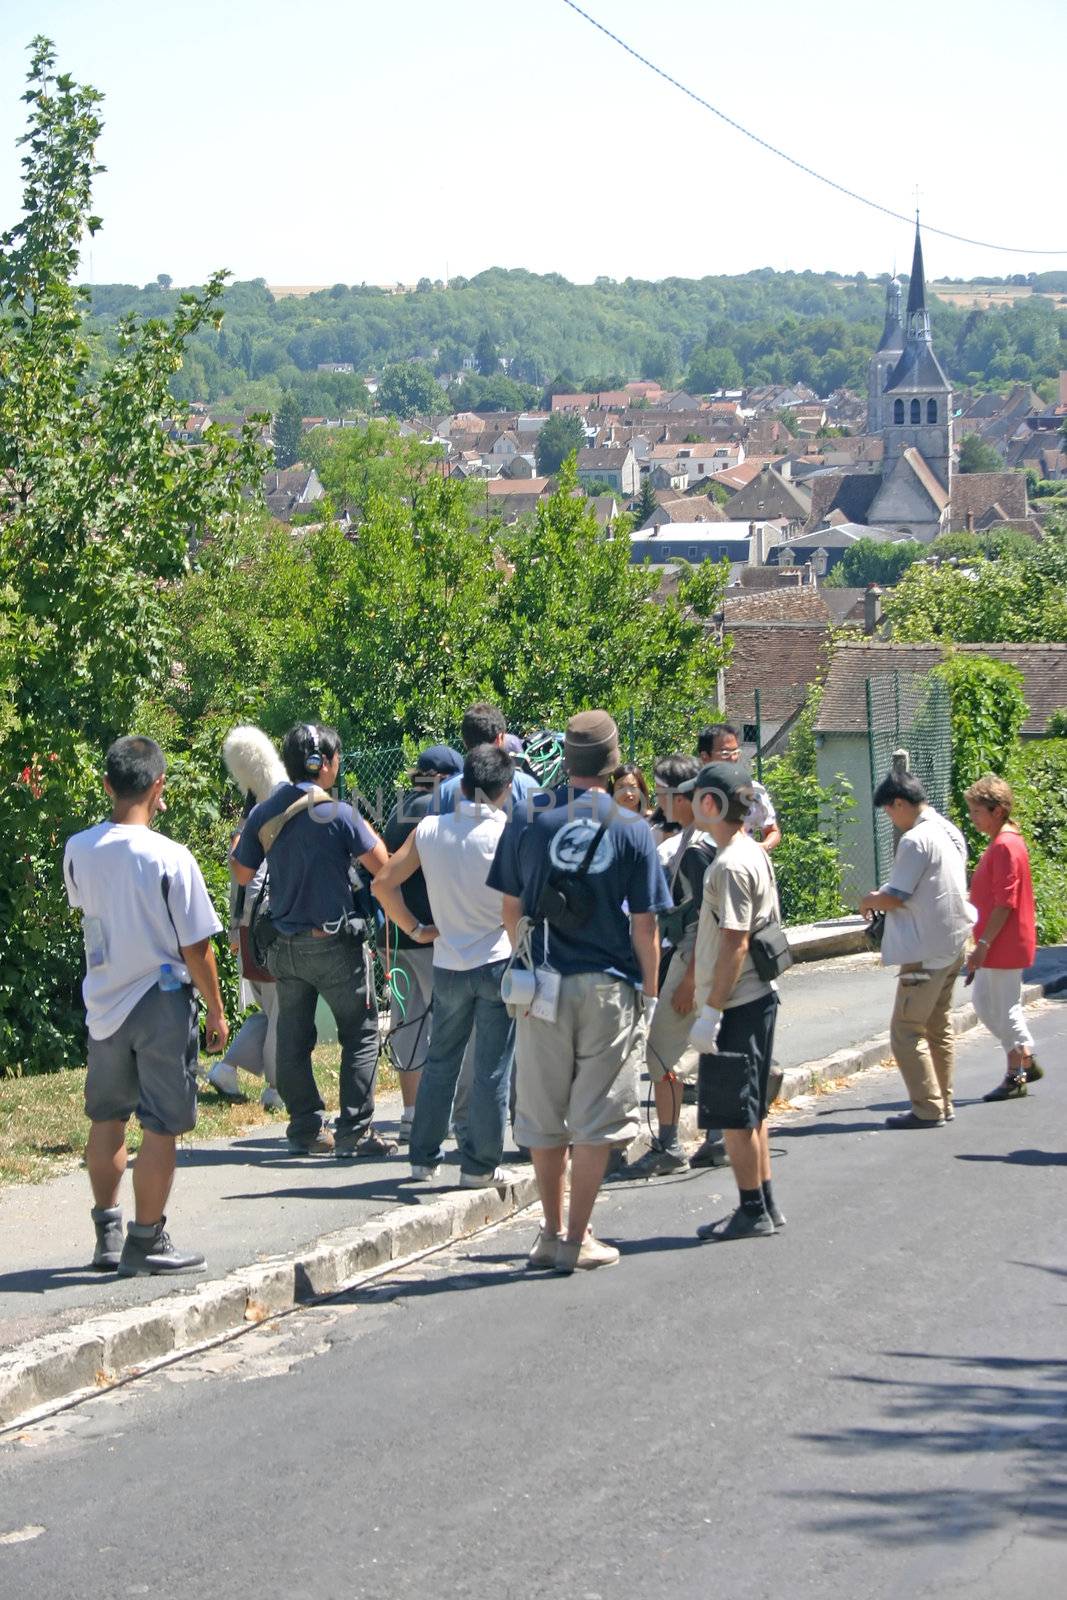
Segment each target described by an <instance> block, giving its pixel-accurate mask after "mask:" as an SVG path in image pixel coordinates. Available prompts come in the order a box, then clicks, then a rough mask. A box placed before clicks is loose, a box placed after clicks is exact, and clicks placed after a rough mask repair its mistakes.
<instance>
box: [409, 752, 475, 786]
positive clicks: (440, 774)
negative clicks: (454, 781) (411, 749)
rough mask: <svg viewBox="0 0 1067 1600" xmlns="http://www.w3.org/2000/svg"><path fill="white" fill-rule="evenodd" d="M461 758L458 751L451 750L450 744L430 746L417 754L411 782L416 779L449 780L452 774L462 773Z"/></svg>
mask: <svg viewBox="0 0 1067 1600" xmlns="http://www.w3.org/2000/svg"><path fill="white" fill-rule="evenodd" d="M462 771H463V757H462V756H461V755H460V753H459V751H458V750H453V748H452V746H451V745H450V744H431V745H430V746H429V747H428V748H427V749H425V750H423V751H421V752H420V754H419V758H418V760H417V761H416V763H415V766H414V768H413V770H412V773H411V777H412V781H414V780H415V779H416V778H451V777H452V775H453V773H462Z"/></svg>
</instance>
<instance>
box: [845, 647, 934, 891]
mask: <svg viewBox="0 0 1067 1600" xmlns="http://www.w3.org/2000/svg"><path fill="white" fill-rule="evenodd" d="M866 711H867V750H868V758H869V761H870V776H871V784H870V787H871V792H872V793H873V791H874V790H875V789H876V788H877V786H878V784H879V783H881V781H882V779H883V778H884V777H885V775H886V773H887V772H889V771H890V769H891V768H892V766H893V759H894V756H895V755H896V754H897V752H901V754H902V757H903V759H902V762H901V764H902V765H903V766H904V767H905V768H906V770H907V771H909V772H913V773H914V774H915V776H916V777H917V778H918V780H919V782H920V783H921V784H922V786H923V788H924V789H925V790H926V793H927V795H928V796H929V799H930V802H931V804H932V805H934V806H936V807H937V809H938V811H941V812H944V811H945V810H946V809H947V807H948V799H949V788H950V783H951V778H952V710H951V705H950V702H949V696H948V690H947V688H946V686H945V684H944V682H943V680H942V679H941V678H940V677H938V676H937V675H936V674H934V673H919V672H887V673H880V674H878V675H877V676H874V677H870V678H868V679H867V682H866ZM870 813H871V830H872V848H873V866H874V882H875V883H884V882H885V880H886V878H887V877H888V875H889V868H890V866H891V864H892V861H893V855H894V853H895V850H896V839H895V837H894V832H893V825H892V823H891V822H890V821H889V818H888V817H887V816H886V814H885V812H884V811H882V810H880V809H879V808H877V807H876V806H874V805H873V803H872V804H871V806H870Z"/></svg>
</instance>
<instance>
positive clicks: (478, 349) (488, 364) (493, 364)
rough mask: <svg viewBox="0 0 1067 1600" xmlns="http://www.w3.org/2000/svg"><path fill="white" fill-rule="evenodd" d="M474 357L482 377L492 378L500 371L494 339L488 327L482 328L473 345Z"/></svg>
mask: <svg viewBox="0 0 1067 1600" xmlns="http://www.w3.org/2000/svg"><path fill="white" fill-rule="evenodd" d="M474 359H475V361H476V362H477V364H478V371H479V372H480V373H481V375H482V377H483V378H492V377H495V375H496V374H497V373H498V372H499V371H500V361H499V359H498V357H497V348H496V340H495V339H494V338H493V335H492V334H491V333H490V332H489V330H488V328H483V329H482V331H481V333H480V334H479V335H478V343H477V344H476V345H475V346H474Z"/></svg>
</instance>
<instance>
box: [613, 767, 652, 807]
mask: <svg viewBox="0 0 1067 1600" xmlns="http://www.w3.org/2000/svg"><path fill="white" fill-rule="evenodd" d="M608 793H609V794H610V795H611V798H612V799H613V800H614V802H615V804H616V805H617V806H620V807H621V809H622V810H623V811H634V812H636V813H637V815H638V816H639V817H645V816H647V815H648V813H649V811H650V810H651V808H652V797H651V795H650V794H649V792H648V784H647V783H646V782H645V775H644V773H643V772H642V771H641V768H640V767H639V766H638V765H637V762H636V761H622V762H620V763H619V765H618V766H617V767H616V768H615V771H614V772H613V773H612V774H611V777H610V778H609V779H608Z"/></svg>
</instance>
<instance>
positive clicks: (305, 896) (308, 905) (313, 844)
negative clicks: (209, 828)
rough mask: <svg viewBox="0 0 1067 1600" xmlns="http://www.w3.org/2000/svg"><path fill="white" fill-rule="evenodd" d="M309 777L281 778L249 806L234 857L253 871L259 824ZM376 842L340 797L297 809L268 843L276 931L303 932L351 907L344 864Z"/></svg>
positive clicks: (285, 805)
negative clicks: (297, 780)
mask: <svg viewBox="0 0 1067 1600" xmlns="http://www.w3.org/2000/svg"><path fill="white" fill-rule="evenodd" d="M311 787H312V785H311V784H309V783H283V784H282V785H281V787H280V788H278V789H276V790H275V791H274V793H273V794H272V795H271V796H270V797H269V799H267V800H261V801H260V803H259V805H258V806H253V808H252V810H251V811H250V812H249V814H248V818H247V820H246V822H245V825H244V827H243V828H242V830H241V837H240V839H238V841H237V846H236V848H235V850H234V852H233V856H234V860H235V861H239V862H240V864H241V866H242V867H251V868H252V870H253V871H254V870H255V869H256V867H258V866H259V864H260V862H261V861H262V860H263V846H262V845H261V844H260V842H259V830H260V828H262V826H263V824H264V823H265V822H269V821H270V819H271V818H272V817H277V816H280V815H281V813H282V812H283V811H287V810H288V809H289V807H290V806H291V805H292V804H293V802H294V800H299V798H300V795H301V793H302V791H304V790H306V789H310V788H311ZM377 843H378V837H377V835H376V834H375V833H374V832H373V831H372V830H371V829H370V828H368V826H367V824H366V823H365V822H364V821H363V818H362V817H361V816H360V815H359V813H358V812H355V811H353V810H352V807H351V806H349V805H345V803H344V802H343V801H341V800H331V801H330V802H329V804H328V805H327V804H325V803H323V804H321V805H317V806H312V807H311V808H310V809H309V810H307V811H299V812H297V814H296V816H295V817H293V818H291V820H290V821H289V822H287V823H286V825H285V827H284V828H283V829H282V831H281V833H280V834H279V835H278V837H277V839H275V841H274V844H273V845H272V846H271V852H270V857H269V863H270V864H269V866H268V869H267V870H268V873H269V876H270V914H271V919H272V921H273V922H274V925H275V927H276V928H277V929H278V930H279V932H280V933H307V931H308V930H309V929H310V928H321V927H322V925H323V924H324V923H326V922H336V920H337V918H338V917H340V916H344V915H346V914H349V915H350V914H351V913H352V912H353V910H354V902H353V899H352V886H351V884H350V883H349V880H348V869H349V866H350V865H351V863H352V861H353V860H354V859H355V858H356V857H357V856H362V855H366V854H367V852H368V851H369V850H373V849H374V846H375V845H376V844H377Z"/></svg>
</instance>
